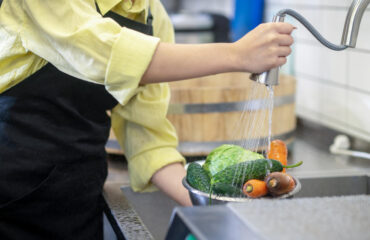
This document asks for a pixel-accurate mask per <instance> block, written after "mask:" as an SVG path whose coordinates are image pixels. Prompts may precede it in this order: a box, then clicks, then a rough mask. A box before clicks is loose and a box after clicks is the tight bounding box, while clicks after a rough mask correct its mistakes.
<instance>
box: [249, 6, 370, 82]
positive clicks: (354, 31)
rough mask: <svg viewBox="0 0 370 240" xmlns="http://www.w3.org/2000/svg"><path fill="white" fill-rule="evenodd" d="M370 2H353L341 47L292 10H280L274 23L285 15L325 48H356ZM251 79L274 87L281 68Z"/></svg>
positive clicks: (255, 75) (339, 49)
mask: <svg viewBox="0 0 370 240" xmlns="http://www.w3.org/2000/svg"><path fill="white" fill-rule="evenodd" d="M369 3H370V0H353V2H352V4H351V6H350V8H349V10H348V13H347V17H346V21H345V24H344V28H343V34H342V41H341V45H335V44H333V43H331V42H329V41H328V40H326V39H325V38H324V37H323V36H322V35H321V34H320V33H319V32H318V31H317V30H316V29H315V28H314V26H312V25H311V23H310V22H308V21H307V20H306V19H305V18H304V17H303V16H302V15H300V14H299V13H297V12H296V11H294V10H292V9H283V10H280V11H279V12H278V13H277V14H276V15H275V16H274V18H273V22H284V18H285V15H290V16H292V17H294V18H295V19H296V20H298V21H299V22H300V23H302V25H303V26H305V27H306V28H307V30H309V31H310V32H311V33H312V35H313V36H314V37H315V38H316V39H317V40H318V41H319V42H320V43H322V44H323V45H324V46H326V47H328V48H330V49H332V50H334V51H342V50H344V49H346V48H347V47H351V48H354V47H356V42H357V36H358V30H359V28H360V23H361V19H362V16H363V14H364V12H365V9H366V7H367V6H368V5H369ZM250 79H251V80H253V81H256V82H258V83H261V84H264V85H266V86H274V85H278V84H279V68H273V69H270V70H269V71H267V72H263V73H259V74H256V73H253V74H251V76H250Z"/></svg>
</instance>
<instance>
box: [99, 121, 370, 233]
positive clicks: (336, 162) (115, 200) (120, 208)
mask: <svg viewBox="0 0 370 240" xmlns="http://www.w3.org/2000/svg"><path fill="white" fill-rule="evenodd" d="M337 134H339V133H338V132H336V131H333V130H330V129H327V128H325V127H322V126H319V125H316V124H313V123H311V122H307V121H299V122H298V126H297V130H296V132H295V139H294V141H293V143H292V144H291V145H290V146H289V158H288V163H289V164H292V163H295V162H299V161H303V162H304V163H303V165H302V166H301V167H299V168H295V169H291V170H290V173H291V174H292V175H294V176H297V177H298V178H304V177H307V176H335V175H343V174H344V175H345V174H353V173H356V174H359V173H364V174H370V160H366V159H359V158H353V157H347V156H339V155H333V154H330V152H329V146H330V145H331V144H332V142H333V139H334V137H335V136H336V135H337ZM356 144H358V141H356ZM368 144H369V143H363V142H361V141H360V144H358V145H359V146H361V147H362V149H360V150H365V151H366V150H370V147H369V145H368ZM368 152H369V151H368ZM303 187H304V186H303ZM105 198H106V199H107V202H108V205H109V206H110V207H111V209H112V212H113V215H115V216H116V219H117V221H118V224H119V226H120V228H121V230H123V231H124V235H125V237H126V238H127V239H164V238H165V236H166V234H167V231H168V228H169V227H170V219H171V213H172V211H173V209H174V208H175V207H178V206H177V205H176V203H175V202H173V201H172V200H171V199H168V198H167V197H166V196H164V195H163V194H162V193H160V192H155V193H145V194H140V193H134V192H132V190H131V189H130V188H129V187H128V185H127V182H126V183H120V182H109V183H107V184H106V186H105ZM125 215H126V217H123V216H125Z"/></svg>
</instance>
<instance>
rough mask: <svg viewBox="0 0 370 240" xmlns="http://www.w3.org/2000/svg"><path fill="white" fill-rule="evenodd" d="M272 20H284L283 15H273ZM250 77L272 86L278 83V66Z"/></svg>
mask: <svg viewBox="0 0 370 240" xmlns="http://www.w3.org/2000/svg"><path fill="white" fill-rule="evenodd" d="M272 21H273V22H284V16H280V15H275V16H274V18H273V20H272ZM250 79H251V80H253V81H256V82H258V83H261V84H264V85H266V86H274V85H278V84H279V68H273V69H271V70H269V71H267V72H263V73H260V74H256V73H253V74H251V76H250Z"/></svg>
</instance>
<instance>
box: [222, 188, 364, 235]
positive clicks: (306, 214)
mask: <svg viewBox="0 0 370 240" xmlns="http://www.w3.org/2000/svg"><path fill="white" fill-rule="evenodd" d="M228 207H229V209H231V210H232V211H233V212H234V214H235V215H236V217H237V218H239V219H241V220H242V221H243V222H244V225H245V226H249V227H251V228H252V229H254V230H255V232H256V233H257V234H258V235H259V236H262V237H263V239H274V240H295V239H300V240H312V239H316V240H347V239H356V240H368V239H369V238H370V228H369V226H370V217H369V216H370V196H369V195H357V196H342V197H327V198H294V199H291V200H286V201H266V200H260V201H254V202H251V203H249V204H230V205H228Z"/></svg>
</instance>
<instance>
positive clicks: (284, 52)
mask: <svg viewBox="0 0 370 240" xmlns="http://www.w3.org/2000/svg"><path fill="white" fill-rule="evenodd" d="M291 53H292V49H291V48H290V47H285V46H283V47H279V48H278V50H277V55H278V56H279V57H286V56H288V55H290V54H291Z"/></svg>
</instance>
